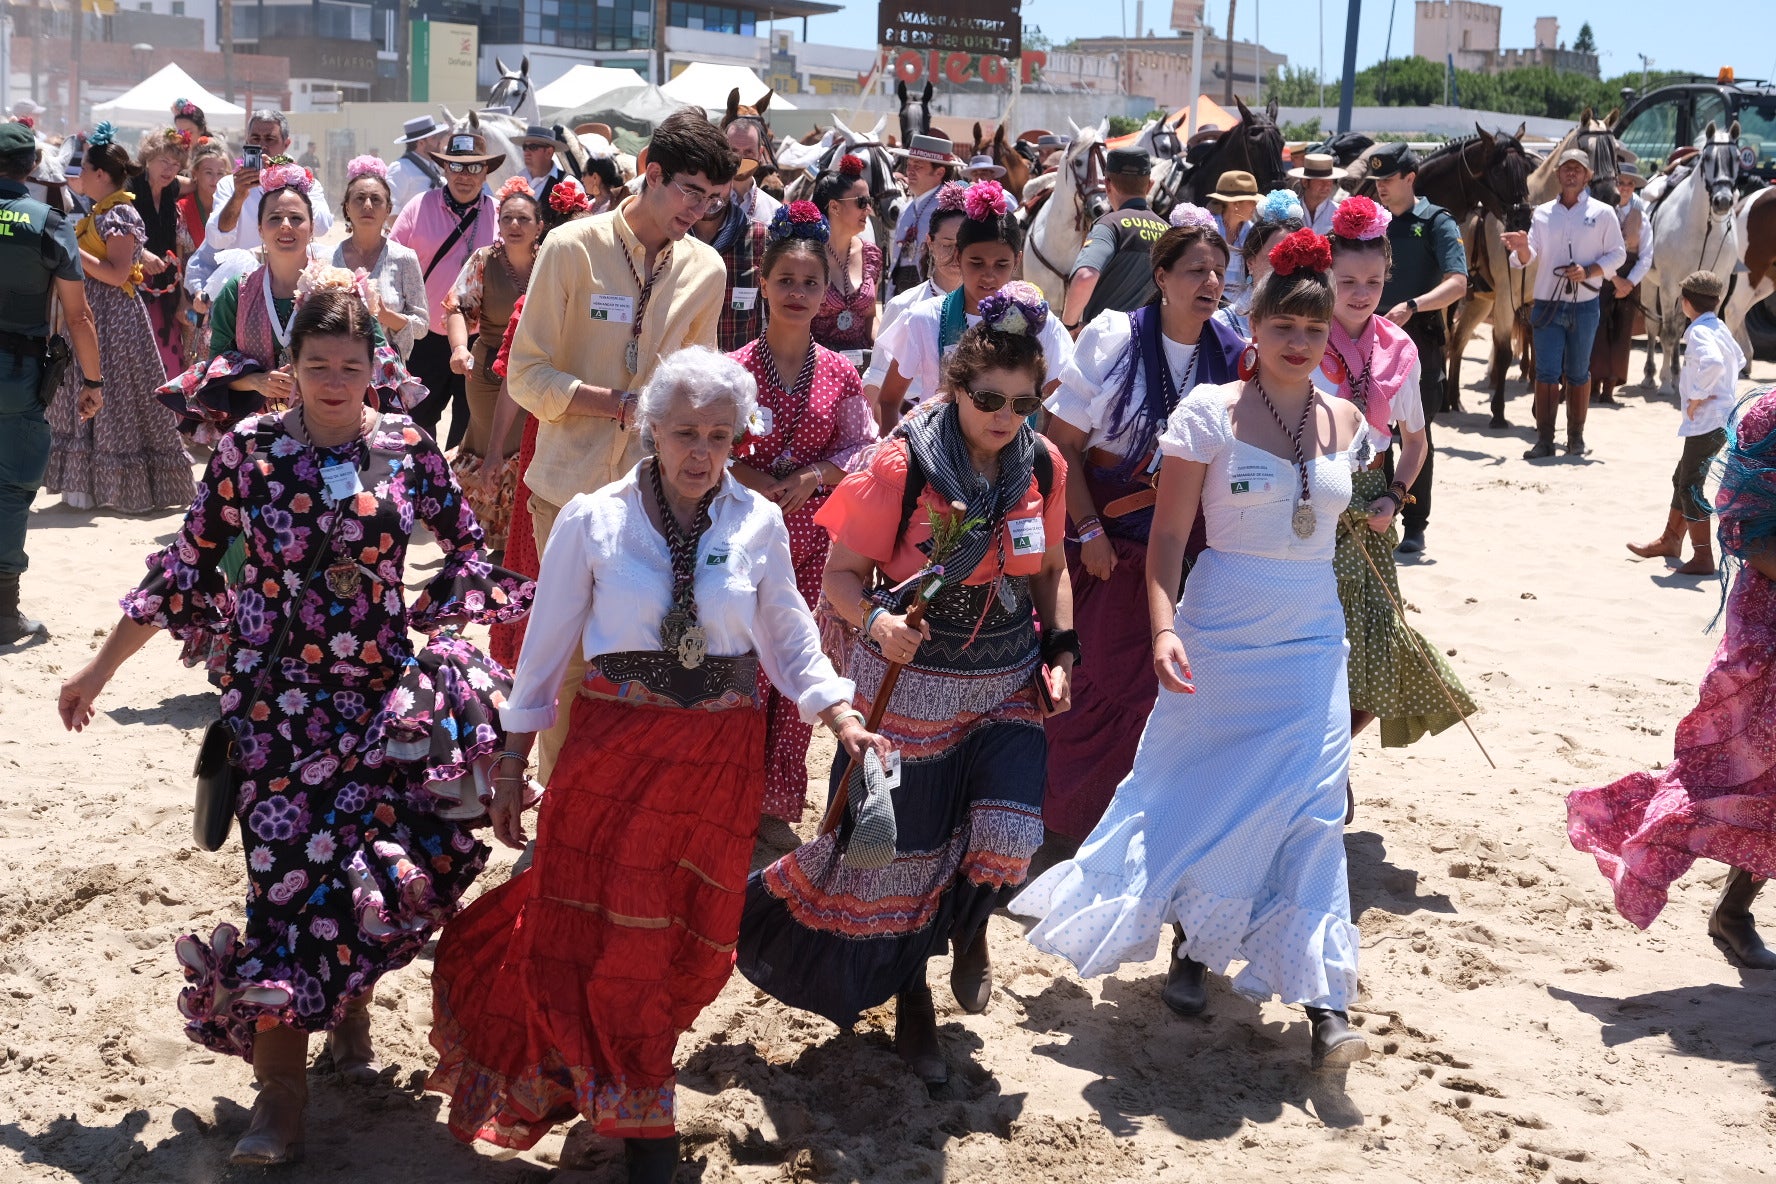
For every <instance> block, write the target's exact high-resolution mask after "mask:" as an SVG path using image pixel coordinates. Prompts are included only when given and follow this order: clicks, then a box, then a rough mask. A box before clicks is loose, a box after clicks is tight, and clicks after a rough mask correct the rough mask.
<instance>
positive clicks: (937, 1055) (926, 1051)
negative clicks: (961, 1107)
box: [894, 970, 950, 1085]
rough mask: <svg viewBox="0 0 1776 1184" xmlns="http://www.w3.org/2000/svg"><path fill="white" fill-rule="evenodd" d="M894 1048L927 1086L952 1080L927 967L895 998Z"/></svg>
mask: <svg viewBox="0 0 1776 1184" xmlns="http://www.w3.org/2000/svg"><path fill="white" fill-rule="evenodd" d="M894 1051H895V1052H897V1053H899V1054H900V1059H901V1060H903V1061H905V1062H906V1063H907V1067H908V1068H910V1069H911V1070H912V1071H913V1072H914V1073H916V1074H917V1075H918V1077H919V1080H920V1081H923V1082H924V1083H925V1084H926V1085H942V1084H944V1083H945V1082H946V1081H948V1080H949V1079H950V1066H949V1064H948V1062H946V1061H945V1060H944V1056H943V1048H942V1046H941V1045H939V1044H938V1042H937V1008H936V1007H935V1006H934V1005H933V1004H932V1002H931V988H930V987H928V986H926V985H925V972H924V971H923V970H921V971H920V972H919V975H918V977H917V978H916V979H915V980H914V982H913V983H912V984H909V985H908V986H906V987H903V988H901V992H900V994H898V995H896V996H895V997H894Z"/></svg>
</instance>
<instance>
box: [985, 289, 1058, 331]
mask: <svg viewBox="0 0 1776 1184" xmlns="http://www.w3.org/2000/svg"><path fill="white" fill-rule="evenodd" d="M980 318H981V324H983V325H985V326H986V327H987V328H988V329H990V330H991V331H993V332H994V333H1014V334H1017V335H1019V336H1023V337H1036V336H1039V335H1040V334H1041V332H1042V330H1043V327H1044V326H1045V325H1047V324H1048V301H1047V300H1045V299H1043V296H1042V289H1040V288H1038V287H1037V286H1036V285H1035V284H1032V283H1028V282H1026V281H1024V280H1013V281H1012V282H1011V283H1009V284H1006V285H1005V286H1004V287H1003V288H1000V289H999V290H998V291H997V292H994V293H993V294H992V295H991V296H988V297H986V298H985V299H983V300H982V301H981V302H980Z"/></svg>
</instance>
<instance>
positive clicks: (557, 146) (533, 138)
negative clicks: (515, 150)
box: [518, 123, 567, 152]
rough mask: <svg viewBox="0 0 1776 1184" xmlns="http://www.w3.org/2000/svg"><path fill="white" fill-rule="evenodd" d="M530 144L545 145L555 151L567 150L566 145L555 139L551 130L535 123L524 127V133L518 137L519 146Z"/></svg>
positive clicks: (523, 146) (524, 146)
mask: <svg viewBox="0 0 1776 1184" xmlns="http://www.w3.org/2000/svg"><path fill="white" fill-rule="evenodd" d="M532 144H542V145H546V146H547V147H550V148H553V149H554V150H555V151H557V152H566V151H567V145H566V144H563V143H562V142H561V141H560V140H557V139H556V138H555V133H554V132H553V131H551V130H550V129H548V128H546V127H543V126H541V125H540V124H535V123H533V124H531V125H530V126H529V127H527V128H525V129H524V134H523V135H522V136H519V137H518V146H519V147H520V148H526V147H529V146H530V145H532Z"/></svg>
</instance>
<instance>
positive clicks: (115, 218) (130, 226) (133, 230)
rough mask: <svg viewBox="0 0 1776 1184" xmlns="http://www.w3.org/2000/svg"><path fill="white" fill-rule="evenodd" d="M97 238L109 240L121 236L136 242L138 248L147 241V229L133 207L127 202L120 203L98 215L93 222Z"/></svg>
mask: <svg viewBox="0 0 1776 1184" xmlns="http://www.w3.org/2000/svg"><path fill="white" fill-rule="evenodd" d="M94 226H95V227H96V228H97V229H98V232H99V237H100V238H102V239H106V240H110V239H114V238H117V237H118V236H119V235H122V236H124V237H127V238H133V239H135V240H136V246H138V247H140V246H142V245H143V244H145V243H147V241H148V227H147V225H146V224H145V223H143V221H142V215H141V214H140V213H139V212H138V211H137V210H136V207H135V206H132V205H130V204H129V203H128V202H120V203H118V204H117V205H114V206H112V207H111V208H110V209H108V210H106V211H105V212H104V213H102V214H100V215H99V216H98V218H97V219H96V220H95V221H94Z"/></svg>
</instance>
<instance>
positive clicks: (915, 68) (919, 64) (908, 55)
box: [866, 49, 925, 86]
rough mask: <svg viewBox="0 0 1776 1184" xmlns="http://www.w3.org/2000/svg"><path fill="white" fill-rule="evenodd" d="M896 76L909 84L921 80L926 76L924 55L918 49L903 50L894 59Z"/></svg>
mask: <svg viewBox="0 0 1776 1184" xmlns="http://www.w3.org/2000/svg"><path fill="white" fill-rule="evenodd" d="M894 76H895V77H896V78H898V79H899V80H900V81H902V82H904V83H906V84H907V85H908V86H911V85H912V84H913V83H915V82H917V81H919V79H921V78H923V77H924V76H925V59H924V57H923V56H922V55H921V54H920V53H919V51H918V50H916V49H903V50H901V51H900V53H899V54H898V55H896V56H895V59H894ZM866 81H867V80H866Z"/></svg>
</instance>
